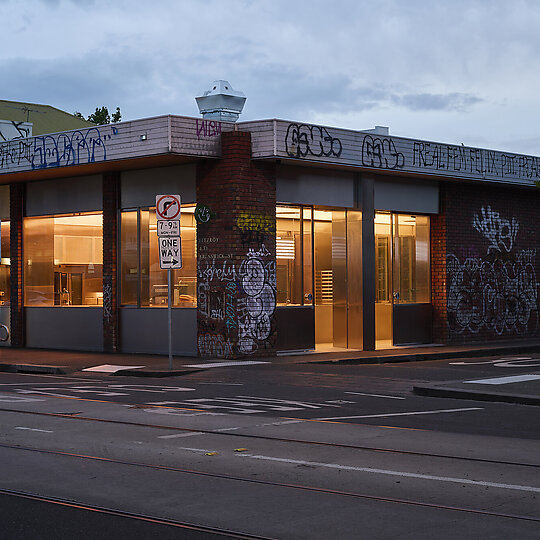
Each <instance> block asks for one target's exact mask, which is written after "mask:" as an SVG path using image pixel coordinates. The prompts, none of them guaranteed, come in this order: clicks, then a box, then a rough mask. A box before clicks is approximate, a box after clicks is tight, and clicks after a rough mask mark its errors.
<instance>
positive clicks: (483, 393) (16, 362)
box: [0, 340, 540, 405]
mask: <svg viewBox="0 0 540 540" xmlns="http://www.w3.org/2000/svg"><path fill="white" fill-rule="evenodd" d="M534 353H540V340H534V341H533V340H531V341H521V342H519V343H516V342H515V341H514V342H506V343H505V342H498V343H493V344H482V345H467V346H443V345H430V346H416V347H395V348H392V349H384V350H377V351H351V350H342V351H339V350H334V351H331V352H316V351H284V352H280V353H278V355H277V356H271V357H260V356H258V357H253V358H249V357H248V358H246V359H242V360H223V359H201V358H196V357H189V356H175V357H174V358H173V362H172V369H170V367H169V360H168V358H167V357H166V356H163V355H146V354H120V353H118V354H106V353H99V352H95V353H92V352H77V351H59V350H45V349H14V348H13V349H12V348H9V347H2V348H0V372H10V373H33V374H43V375H46V374H49V375H71V376H73V375H75V374H76V375H77V376H114V375H116V376H129V377H179V376H183V375H188V374H190V373H194V372H196V371H200V370H205V369H209V368H227V367H236V368H241V367H242V366H251V365H256V364H270V365H287V364H317V363H320V364H333V365H354V364H383V363H389V362H414V361H429V360H445V359H462V358H479V357H495V358H496V357H509V356H513V357H515V360H518V361H520V362H521V364H520V365H519V367H522V368H528V367H530V371H528V372H527V373H526V374H521V375H516V376H511V377H497V378H487V377H486V378H485V379H472V380H456V381H450V382H448V381H445V382H437V383H425V384H424V383H422V384H417V385H416V386H414V390H413V391H414V393H415V394H418V395H422V396H433V397H451V398H461V399H473V400H483V401H501V402H507V403H521V404H526V405H540V357H539V358H538V359H537V360H532V359H531V362H530V364H529V363H528V361H527V359H528V358H531V355H533V354H534ZM539 356H540V355H539Z"/></svg>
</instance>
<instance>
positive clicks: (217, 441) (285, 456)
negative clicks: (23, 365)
mask: <svg viewBox="0 0 540 540" xmlns="http://www.w3.org/2000/svg"><path fill="white" fill-rule="evenodd" d="M483 362H485V363H483ZM515 362H520V361H519V360H508V359H506V360H505V361H504V362H502V363H506V364H508V366H507V367H504V366H502V367H501V366H500V365H499V364H501V362H499V363H498V364H497V363H496V362H494V361H493V359H478V358H475V359H471V360H470V361H469V360H465V361H464V360H460V361H458V362H457V363H456V362H454V361H452V360H448V361H434V362H417V363H402V364H383V365H354V366H350V365H328V364H313V363H312V364H289V365H251V366H242V367H236V368H212V369H208V370H205V371H201V372H197V373H192V374H190V375H186V376H183V377H174V378H167V379H147V378H144V379H141V378H127V377H112V376H96V375H95V374H92V375H80V376H70V377H63V376H38V375H24V374H7V373H2V374H0V462H1V463H2V464H3V467H2V468H3V474H2V475H1V477H0V490H1V489H4V490H7V491H6V492H5V493H3V494H2V497H3V499H2V502H3V501H5V504H2V505H1V506H0V508H1V509H2V510H1V512H2V514H1V517H2V522H3V523H6V524H8V525H9V527H11V528H5V529H4V530H5V531H15V532H16V531H18V530H20V531H21V532H20V534H16V535H15V536H13V534H11V533H9V534H8V533H7V532H6V534H8V535H7V536H4V537H6V538H13V537H16V538H62V537H63V536H62V534H64V533H65V534H66V535H67V536H64V537H66V538H67V537H70V535H71V537H73V534H75V535H76V536H79V537H81V538H122V537H126V538H127V537H133V536H138V537H141V538H152V537H154V536H155V537H156V538H157V537H158V535H160V536H161V537H163V538H167V537H168V536H167V535H168V534H169V533H170V531H173V532H172V533H171V534H172V535H173V536H174V534H176V533H175V532H174V531H175V530H176V529H174V527H177V525H173V524H171V523H169V521H171V520H172V521H174V522H175V523H189V524H195V525H200V526H201V527H209V528H211V529H208V530H201V531H189V532H186V533H185V534H184V532H183V531H182V533H181V534H180V533H178V535H177V537H179V538H192V537H193V538H199V537H200V538H207V537H213V536H215V537H216V538H217V537H220V536H219V535H220V534H222V532H221V531H237V532H239V533H242V534H245V535H247V537H257V536H262V537H267V538H301V539H306V538H314V539H316V538H325V539H327V538H370V539H371V538H374V539H378V538H411V539H412V538H414V539H415V540H416V539H431V538H434V537H437V538H455V537H456V536H459V537H462V538H465V539H466V538H475V539H476V538H508V537H511V536H514V537H516V538H520V539H521V538H537V537H538V534H537V531H538V528H539V527H540V502H539V501H540V475H539V474H538V470H539V468H540V442H539V439H540V422H539V421H538V420H539V418H540V409H539V408H538V407H531V406H521V405H510V404H502V403H489V402H476V401H470V400H456V399H442V398H429V397H421V396H416V395H414V394H412V392H411V390H412V387H413V385H414V384H417V383H419V382H435V381H453V380H457V379H467V378H479V377H490V376H500V375H501V373H503V374H512V375H514V374H521V373H527V372H530V369H531V366H529V365H527V366H522V365H520V364H519V363H518V364H516V363H515ZM538 362H539V363H540V360H539V361H538ZM533 367H534V366H533ZM535 369H538V368H535ZM9 490H15V491H18V492H24V493H27V494H32V495H37V496H38V497H42V498H44V500H35V499H21V498H20V497H19V496H16V495H14V494H13V493H10V492H9ZM49 498H53V499H55V501H54V502H51V501H49V500H48V499H49ZM58 500H59V501H61V503H64V502H66V501H68V502H69V501H71V502H72V503H73V506H70V505H66V504H59V503H58ZM96 507H98V508H105V509H109V510H112V512H113V513H105V514H102V513H99V512H97V511H95V508H96ZM126 512H127V513H129V514H130V515H129V516H126V515H124V514H123V513H126ZM131 514H136V515H145V516H150V517H152V518H155V519H158V520H164V521H163V522H154V523H152V522H146V521H145V522H144V523H143V524H142V525H141V524H139V522H138V521H137V519H136V518H134V517H133V516H131ZM14 516H16V519H15V518H14ZM101 520H103V522H101ZM49 521H50V523H51V524H52V523H54V524H56V525H55V527H52V528H43V525H44V524H46V523H48V522H49ZM58 524H60V525H62V524H63V525H62V526H60V528H58V526H57V525H58ZM17 527H19V528H20V529H17ZM40 527H41V528H40ZM62 527H64V528H65V531H64V530H63V528H62ZM137 527H141V528H140V529H137ZM143 528H144V529H143ZM212 528H213V529H212ZM77 530H80V531H82V532H81V533H74V532H73V531H77ZM137 530H139V531H140V532H139V533H137ZM36 531H37V532H36ZM66 531H67V532H66ZM84 534H86V536H84ZM188 534H191V535H194V536H188ZM197 534H200V535H202V536H196V535H197ZM205 535H206V536H205ZM208 535H210V536H208ZM173 536H172V537H173ZM0 537H2V534H0Z"/></svg>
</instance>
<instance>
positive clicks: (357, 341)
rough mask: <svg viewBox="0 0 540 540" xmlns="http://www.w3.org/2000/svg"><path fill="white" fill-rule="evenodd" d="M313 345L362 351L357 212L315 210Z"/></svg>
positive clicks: (359, 250)
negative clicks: (359, 349)
mask: <svg viewBox="0 0 540 540" xmlns="http://www.w3.org/2000/svg"><path fill="white" fill-rule="evenodd" d="M313 214H314V218H313V233H314V236H313V237H314V255H315V256H314V285H315V286H314V290H315V298H314V300H315V306H314V307H315V343H316V345H317V348H318V349H322V350H324V349H326V348H327V349H332V348H334V347H340V348H362V311H361V303H362V302H361V300H362V298H361V295H362V287H361V275H362V273H361V260H362V257H361V250H362V246H361V234H362V230H361V229H362V219H361V212H359V211H357V210H345V209H335V210H322V209H315V210H314V212H313Z"/></svg>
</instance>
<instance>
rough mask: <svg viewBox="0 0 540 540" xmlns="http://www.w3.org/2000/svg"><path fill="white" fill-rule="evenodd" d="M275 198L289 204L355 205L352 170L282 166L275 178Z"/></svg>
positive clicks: (349, 206)
mask: <svg viewBox="0 0 540 540" xmlns="http://www.w3.org/2000/svg"><path fill="white" fill-rule="evenodd" d="M276 200H277V201H278V202H280V203H290V204H317V205H324V206H339V207H348V208H352V207H354V179H353V173H349V172H343V171H332V170H330V169H319V170H316V169H309V168H303V167H288V166H282V167H279V168H278V171H277V178H276Z"/></svg>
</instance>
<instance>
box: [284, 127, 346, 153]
mask: <svg viewBox="0 0 540 540" xmlns="http://www.w3.org/2000/svg"><path fill="white" fill-rule="evenodd" d="M285 151H286V152H287V154H288V155H289V156H291V157H296V158H303V157H306V156H308V155H309V156H313V157H336V158H338V157H339V156H341V152H342V151H343V146H342V144H341V141H340V140H339V139H338V138H337V137H332V136H331V135H330V133H329V132H328V130H327V129H326V128H325V127H321V126H308V125H306V124H289V127H288V128H287V133H286V135H285Z"/></svg>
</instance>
